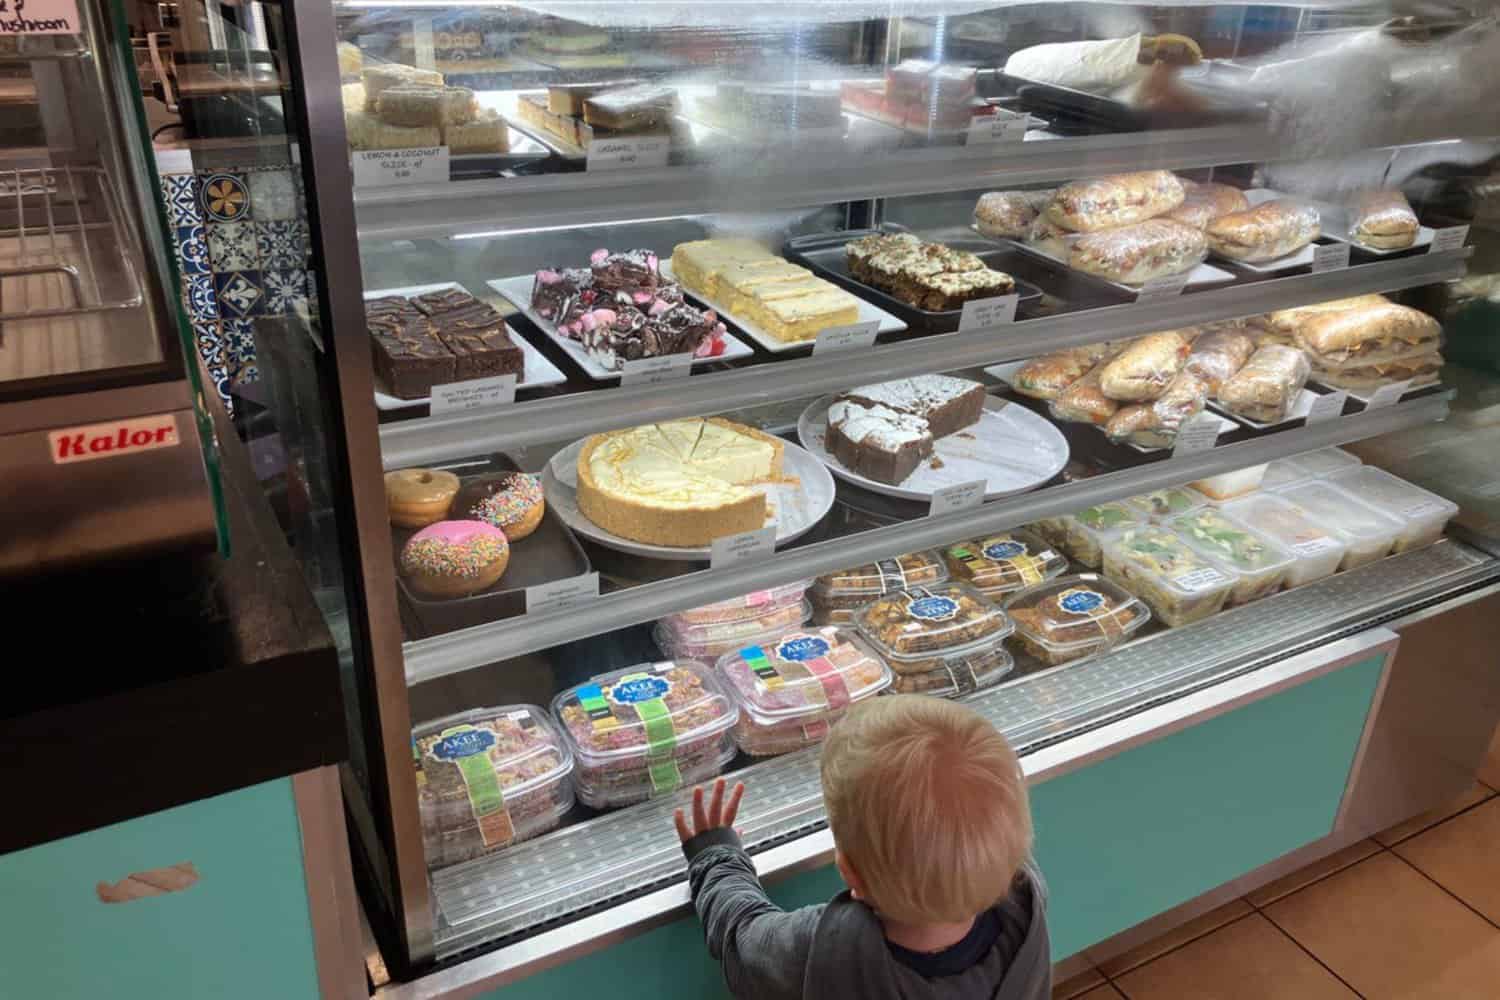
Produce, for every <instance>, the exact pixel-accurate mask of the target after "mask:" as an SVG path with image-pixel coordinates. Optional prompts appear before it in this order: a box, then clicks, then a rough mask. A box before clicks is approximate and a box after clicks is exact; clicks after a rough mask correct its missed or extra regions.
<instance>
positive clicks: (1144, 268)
mask: <svg viewBox="0 0 1500 1000" xmlns="http://www.w3.org/2000/svg"><path fill="white" fill-rule="evenodd" d="M1206 256H1208V243H1207V242H1206V241H1205V239H1204V237H1203V231H1202V230H1201V229H1194V228H1193V227H1192V226H1185V225H1183V224H1182V223H1180V222H1174V221H1172V220H1171V219H1151V220H1149V221H1147V222H1141V223H1137V224H1136V225H1133V226H1121V227H1120V228H1119V229H1110V230H1107V231H1105V232H1102V233H1088V234H1087V235H1084V236H1080V237H1078V238H1077V239H1076V240H1074V241H1073V243H1072V246H1070V247H1069V248H1068V264H1069V266H1071V267H1075V268H1077V269H1078V270H1080V271H1085V272H1087V273H1089V274H1097V275H1099V276H1100V277H1101V278H1108V279H1109V280H1110V281H1118V282H1121V283H1123V284H1127V285H1139V284H1142V283H1144V282H1147V281H1150V280H1151V279H1152V278H1161V277H1165V276H1167V275H1169V274H1181V273H1182V272H1183V271H1190V270H1192V269H1193V268H1195V267H1197V266H1198V265H1199V264H1201V263H1203V258H1204V257H1206Z"/></svg>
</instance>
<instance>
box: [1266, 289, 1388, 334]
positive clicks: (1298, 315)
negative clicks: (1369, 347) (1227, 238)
mask: <svg viewBox="0 0 1500 1000" xmlns="http://www.w3.org/2000/svg"><path fill="white" fill-rule="evenodd" d="M1390 301H1391V300H1390V299H1388V298H1386V297H1385V296H1384V295H1356V296H1354V297H1353V298H1348V299H1330V300H1329V301H1327V302H1315V303H1313V304H1312V305H1310V306H1297V307H1296V308H1295V309H1278V310H1276V311H1275V312H1273V313H1267V314H1266V315H1265V317H1264V318H1263V319H1262V320H1261V325H1262V326H1263V327H1264V328H1265V329H1267V330H1269V331H1273V332H1274V333H1275V334H1276V335H1277V336H1278V337H1281V338H1284V339H1283V340H1282V341H1281V343H1285V344H1295V342H1296V339H1297V330H1298V329H1299V328H1301V326H1302V324H1303V323H1304V322H1307V321H1308V320H1311V319H1312V318H1313V317H1315V316H1319V315H1322V314H1323V313H1332V312H1343V311H1345V310H1347V309H1359V308H1363V307H1369V306H1379V305H1385V304H1386V303H1388V302H1390Z"/></svg>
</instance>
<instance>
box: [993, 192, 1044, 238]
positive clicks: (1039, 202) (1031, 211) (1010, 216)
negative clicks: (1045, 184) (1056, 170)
mask: <svg viewBox="0 0 1500 1000" xmlns="http://www.w3.org/2000/svg"><path fill="white" fill-rule="evenodd" d="M1052 194H1053V192H1051V191H988V192H986V193H984V194H982V195H980V196H979V202H978V203H977V204H976V205H975V206H974V228H976V229H978V230H979V231H980V232H981V233H983V234H984V235H986V236H995V237H1001V238H1005V239H1021V238H1023V237H1024V236H1025V235H1026V234H1027V232H1029V231H1030V229H1031V224H1032V223H1033V222H1035V221H1036V217H1037V213H1038V212H1040V211H1041V210H1042V208H1043V207H1045V206H1046V204H1047V202H1048V201H1049V200H1050V199H1051V198H1052Z"/></svg>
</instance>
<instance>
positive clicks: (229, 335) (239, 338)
mask: <svg viewBox="0 0 1500 1000" xmlns="http://www.w3.org/2000/svg"><path fill="white" fill-rule="evenodd" d="M220 329H221V331H222V332H223V337H224V360H225V363H226V364H228V365H229V367H231V368H235V367H238V366H240V365H246V364H250V363H252V362H254V361H255V321H254V320H249V319H226V320H224V321H223V322H222V323H221V324H220Z"/></svg>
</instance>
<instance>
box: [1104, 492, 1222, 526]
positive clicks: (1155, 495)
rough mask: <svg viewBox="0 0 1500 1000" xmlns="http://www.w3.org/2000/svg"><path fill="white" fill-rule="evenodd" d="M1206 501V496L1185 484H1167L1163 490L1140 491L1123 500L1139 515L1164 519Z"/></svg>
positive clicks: (1182, 512) (1181, 513) (1184, 512)
mask: <svg viewBox="0 0 1500 1000" xmlns="http://www.w3.org/2000/svg"><path fill="white" fill-rule="evenodd" d="M1207 503H1208V497H1206V496H1204V495H1203V494H1202V493H1199V492H1198V491H1197V490H1195V489H1192V488H1190V487H1187V486H1169V487H1167V488H1166V489H1164V490H1152V491H1151V492H1150V493H1140V494H1137V495H1136V496H1133V497H1130V498H1128V499H1127V500H1126V501H1125V505H1126V506H1127V507H1129V508H1130V509H1131V510H1133V511H1135V512H1136V513H1137V514H1139V515H1140V516H1141V517H1146V518H1151V519H1153V520H1166V519H1168V518H1173V517H1179V516H1181V515H1183V514H1186V513H1188V512H1190V511H1195V510H1197V509H1198V508H1199V507H1202V506H1204V505H1205V504H1207Z"/></svg>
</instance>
